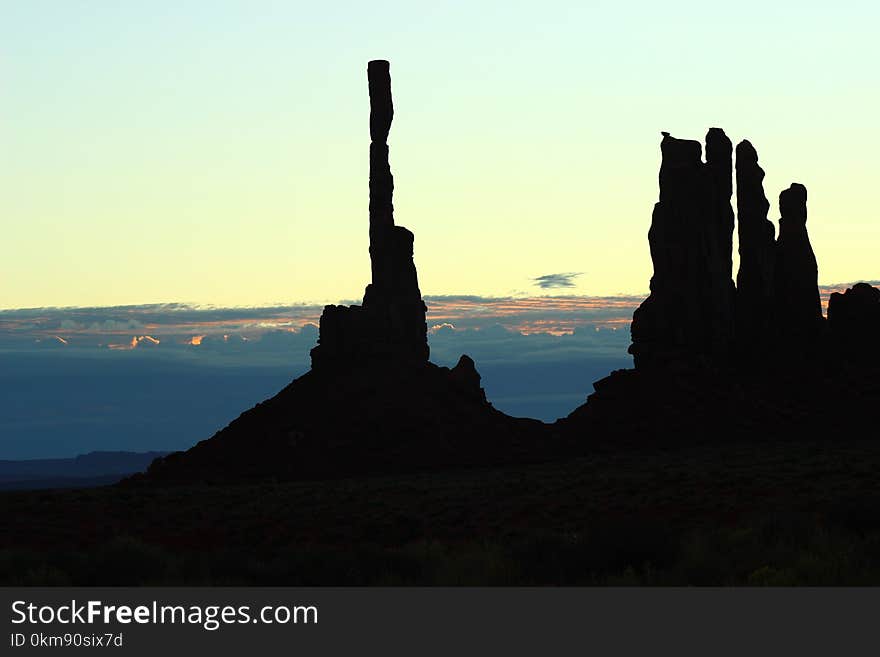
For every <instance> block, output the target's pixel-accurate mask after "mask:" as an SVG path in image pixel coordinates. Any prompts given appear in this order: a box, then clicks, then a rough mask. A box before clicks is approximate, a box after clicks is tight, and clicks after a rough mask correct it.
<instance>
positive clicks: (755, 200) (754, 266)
mask: <svg viewBox="0 0 880 657" xmlns="http://www.w3.org/2000/svg"><path fill="white" fill-rule="evenodd" d="M736 206H737V214H738V218H739V226H738V234H739V272H738V273H737V275H736V340H737V344H738V347H739V349H738V351H739V353H740V355H741V356H750V355H758V356H760V355H763V354H764V353H765V352H766V348H767V347H768V346H769V344H770V340H771V338H772V333H773V331H772V327H773V318H772V316H773V294H774V291H773V290H774V285H773V266H774V263H775V232H776V229H775V228H774V226H773V223H772V222H771V221H769V220H768V219H767V212H768V211H769V209H770V202H769V201H768V200H767V197H766V196H765V195H764V170H763V169H762V168H761V167H760V166H759V165H758V152H757V151H756V150H755V148H754V147H753V146H752V144H751V143H750V142H749V141H742V142H740V143H739V145H737V147H736Z"/></svg>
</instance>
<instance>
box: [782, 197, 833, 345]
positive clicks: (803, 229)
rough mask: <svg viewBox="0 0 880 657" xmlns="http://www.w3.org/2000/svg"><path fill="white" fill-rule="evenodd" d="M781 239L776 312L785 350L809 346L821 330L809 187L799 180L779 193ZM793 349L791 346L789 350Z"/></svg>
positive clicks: (820, 305) (817, 270)
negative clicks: (808, 204)
mask: <svg viewBox="0 0 880 657" xmlns="http://www.w3.org/2000/svg"><path fill="white" fill-rule="evenodd" d="M779 214H780V219H779V239H778V240H777V241H776V262H775V264H774V274H773V280H774V299H773V305H774V314H775V323H776V332H777V335H778V338H779V339H780V347H781V348H782V349H783V350H786V351H788V350H790V349H793V350H794V351H795V352H796V353H797V352H800V351H801V349H800V347H801V346H805V347H807V348H809V346H810V343H811V342H813V341H814V340H815V338H816V336H817V334H818V332H819V331H820V329H821V325H822V322H823V317H822V303H821V301H820V299H819V282H818V279H819V267H818V265H817V263H816V256H815V254H814V253H813V247H812V246H810V237H809V235H808V234H807V188H806V187H804V186H803V185H801V184H799V183H792V184H791V186H790V187H789V188H788V189H786V190H783V191H782V193H780V194H779ZM789 348H790V349H789Z"/></svg>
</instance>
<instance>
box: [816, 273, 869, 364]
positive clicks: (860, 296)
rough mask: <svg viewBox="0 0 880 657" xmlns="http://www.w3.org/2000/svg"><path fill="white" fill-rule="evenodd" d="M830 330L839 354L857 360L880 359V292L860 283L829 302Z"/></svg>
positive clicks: (835, 294)
mask: <svg viewBox="0 0 880 657" xmlns="http://www.w3.org/2000/svg"><path fill="white" fill-rule="evenodd" d="M828 328H829V331H830V333H831V337H832V339H833V341H834V346H835V348H836V350H837V352H838V353H841V354H842V355H843V356H844V357H847V358H855V359H872V360H875V361H876V360H877V359H878V358H880V289H878V288H876V287H872V286H871V285H869V284H868V283H856V284H855V285H853V286H852V287H851V288H849V289H847V290H846V291H845V292H844V293H842V294H841V293H840V292H833V293H832V294H831V298H830V299H829V301H828Z"/></svg>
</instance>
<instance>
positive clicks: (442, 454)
mask: <svg viewBox="0 0 880 657" xmlns="http://www.w3.org/2000/svg"><path fill="white" fill-rule="evenodd" d="M367 77H368V81H369V92H370V136H371V139H372V143H371V144H370V262H371V268H372V281H371V282H370V284H369V285H368V286H367V289H366V292H365V294H364V300H363V304H362V305H359V306H358V305H354V306H334V305H330V306H326V307H325V308H324V312H323V314H322V315H321V324H320V334H319V341H318V345H317V346H316V347H315V348H314V349H312V352H311V356H312V369H311V371H309V372H307V373H306V374H304V375H303V376H301V377H299V378H298V379H295V380H294V381H292V382H291V383H290V384H289V385H288V386H287V387H286V388H284V389H283V390H282V391H281V392H279V393H278V394H277V395H275V396H274V397H272V398H271V399H267V400H266V401H264V402H261V403H260V404H257V406H255V407H254V408H252V409H250V410H249V411H246V412H244V413H242V414H241V415H240V416H239V417H238V418H237V419H235V420H234V421H233V422H231V423H230V424H229V425H228V426H227V427H226V428H224V429H222V430H221V431H219V432H217V433H216V434H215V435H214V436H213V437H211V438H209V439H207V440H203V441H202V442H200V443H198V444H197V445H195V446H194V447H192V448H191V449H189V450H187V451H186V452H176V453H174V454H170V455H168V456H166V457H164V458H161V459H157V460H156V461H155V462H154V463H153V464H152V465H151V466H150V468H149V470H148V471H147V473H146V474H145V475H142V476H135V477H133V478H132V479H131V480H130V481H129V482H128V483H129V484H133V483H137V482H142V483H156V482H163V483H174V482H193V481H211V482H228V481H242V480H252V479H264V478H266V477H272V478H278V479H303V478H312V477H327V476H344V475H352V474H358V473H365V472H389V471H400V470H414V469H426V468H440V467H450V466H464V465H476V464H485V463H505V462H519V461H527V460H534V459H536V458H537V459H540V458H546V457H547V456H548V455H549V454H551V453H553V450H554V449H557V448H558V440H557V443H554V442H553V441H554V434H552V433H551V432H549V431H548V428H547V426H546V425H544V424H543V423H542V422H539V421H537V420H529V419H521V418H512V417H509V416H507V415H505V414H504V413H502V412H500V411H498V410H496V409H495V408H493V407H492V405H491V404H490V403H489V402H488V401H487V400H486V394H485V392H484V390H483V388H482V387H481V386H480V375H479V373H478V372H477V370H476V367H475V365H474V361H473V360H471V358H469V357H468V356H462V357H461V358H460V359H459V361H458V364H457V365H456V366H455V367H453V368H452V369H449V368H446V367H438V366H437V365H435V364H433V363H430V362H429V361H428V341H427V326H426V323H425V313H426V307H425V304H424V302H423V301H422V298H421V293H420V292H419V286H418V281H417V277H416V268H415V265H414V264H413V234H412V233H411V232H409V231H408V230H407V229H406V228H403V227H401V226H395V225H394V214H393V205H392V195H393V190H394V181H393V178H392V176H391V169H390V167H389V164H388V143H387V140H388V132H389V130H390V128H391V120H392V118H393V114H394V110H393V105H392V101H391V79H390V75H389V65H388V62H387V61H373V62H370V63H369V65H368V68H367Z"/></svg>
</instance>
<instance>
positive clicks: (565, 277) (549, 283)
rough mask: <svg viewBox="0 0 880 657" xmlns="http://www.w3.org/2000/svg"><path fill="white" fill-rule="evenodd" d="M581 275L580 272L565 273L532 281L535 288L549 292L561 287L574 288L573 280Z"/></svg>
mask: <svg viewBox="0 0 880 657" xmlns="http://www.w3.org/2000/svg"><path fill="white" fill-rule="evenodd" d="M581 274H583V272H581V271H576V272H567V273H564V274H544V275H543V276H537V277H535V278H533V279H532V281H533V283H534V285H535V286H536V287H540V288H541V289H544V290H551V289H555V288H561V287H574V286H575V282H574V279H575V278H577V277H578V276H580V275H581Z"/></svg>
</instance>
